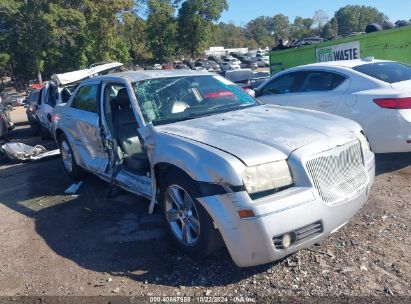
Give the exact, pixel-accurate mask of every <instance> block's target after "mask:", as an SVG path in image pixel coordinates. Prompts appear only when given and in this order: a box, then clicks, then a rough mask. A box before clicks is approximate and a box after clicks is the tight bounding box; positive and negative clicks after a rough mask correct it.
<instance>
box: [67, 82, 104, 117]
mask: <svg viewBox="0 0 411 304" xmlns="http://www.w3.org/2000/svg"><path fill="white" fill-rule="evenodd" d="M97 87H98V86H97V84H89V85H85V86H82V87H81V88H79V90H78V91H77V93H76V96H74V99H73V103H72V105H71V106H72V107H73V108H76V109H79V110H83V111H88V112H94V113H96V112H97Z"/></svg>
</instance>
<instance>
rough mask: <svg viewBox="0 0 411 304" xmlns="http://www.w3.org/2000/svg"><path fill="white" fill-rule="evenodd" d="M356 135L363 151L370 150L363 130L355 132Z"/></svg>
mask: <svg viewBox="0 0 411 304" xmlns="http://www.w3.org/2000/svg"><path fill="white" fill-rule="evenodd" d="M356 136H357V138H358V140H359V141H360V143H361V147H362V149H363V151H370V150H371V147H370V143H369V142H368V139H367V137H366V136H365V134H364V131H361V132H358V133H356Z"/></svg>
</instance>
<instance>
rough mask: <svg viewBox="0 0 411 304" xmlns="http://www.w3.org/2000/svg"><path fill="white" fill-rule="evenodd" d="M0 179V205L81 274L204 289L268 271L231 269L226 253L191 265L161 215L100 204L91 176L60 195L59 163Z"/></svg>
mask: <svg viewBox="0 0 411 304" xmlns="http://www.w3.org/2000/svg"><path fill="white" fill-rule="evenodd" d="M0 179H1V180H2V185H3V184H4V187H3V186H2V188H1V189H0V197H1V199H0V203H2V204H4V205H6V206H7V207H9V208H10V209H13V210H15V211H17V212H19V213H21V214H24V215H26V216H28V217H31V218H32V219H34V220H35V230H36V232H37V233H38V235H39V236H41V237H42V238H43V239H44V241H45V242H46V243H47V245H48V246H49V247H50V248H51V249H52V250H53V251H54V252H55V253H57V254H58V255H60V256H62V257H64V258H66V259H69V260H71V261H73V262H75V263H76V264H77V265H79V266H81V267H83V268H85V269H90V270H93V271H98V272H101V273H103V272H104V273H108V274H110V275H111V276H125V277H128V278H130V279H133V280H135V281H138V282H143V283H145V282H147V283H151V284H161V285H168V286H187V287H189V286H204V287H207V286H220V285H226V284H230V283H236V282H239V281H241V280H242V279H244V278H247V277H250V276H252V275H254V274H257V273H260V272H263V271H265V270H267V269H269V268H271V267H273V266H274V265H275V264H267V265H263V266H258V267H250V268H238V267H237V266H236V265H235V264H234V263H233V262H232V260H231V257H230V256H229V254H228V252H227V250H226V249H222V250H220V251H219V252H217V253H215V254H214V255H212V256H210V257H207V258H205V259H201V260H198V261H195V260H191V259H190V258H189V257H187V256H186V255H184V254H183V253H182V252H181V251H179V250H177V249H176V248H175V247H174V246H173V244H172V243H171V241H170V239H169V237H168V235H167V233H166V230H165V222H164V221H163V218H162V216H161V215H160V213H159V212H158V211H157V210H156V211H155V213H154V214H152V215H148V206H149V201H148V200H147V199H144V198H141V197H137V196H134V195H132V194H128V193H123V194H121V195H119V196H117V197H114V198H107V197H106V191H107V183H106V182H104V181H102V180H100V179H99V178H97V177H95V176H93V175H89V176H87V178H86V179H85V180H84V183H83V185H82V186H81V188H80V190H79V192H78V194H76V195H66V194H64V190H65V189H66V188H67V187H68V186H69V185H70V184H71V183H72V181H71V180H70V179H69V178H68V177H67V176H66V175H65V174H64V173H63V168H62V165H61V162H60V160H59V159H54V160H49V161H45V162H38V163H27V164H22V165H13V166H10V167H6V168H3V169H1V170H0ZM3 181H4V183H3Z"/></svg>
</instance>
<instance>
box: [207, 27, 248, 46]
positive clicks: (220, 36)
mask: <svg viewBox="0 0 411 304" xmlns="http://www.w3.org/2000/svg"><path fill="white" fill-rule="evenodd" d="M211 29H212V30H211V32H212V35H211V44H210V45H223V46H225V47H226V48H240V47H244V46H246V45H247V41H246V38H245V37H244V29H243V28H242V27H240V26H236V25H235V24H234V23H232V22H230V23H223V22H221V23H219V24H218V25H212V28H211Z"/></svg>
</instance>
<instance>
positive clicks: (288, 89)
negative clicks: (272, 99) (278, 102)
mask: <svg viewBox="0 0 411 304" xmlns="http://www.w3.org/2000/svg"><path fill="white" fill-rule="evenodd" d="M298 74H299V73H288V74H285V75H283V76H280V77H278V78H274V79H273V80H271V81H269V82H268V83H267V84H266V85H265V86H264V87H263V90H262V95H274V94H286V93H292V92H294V84H295V82H296V80H297V77H298Z"/></svg>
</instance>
